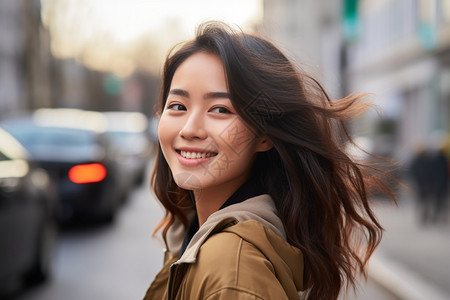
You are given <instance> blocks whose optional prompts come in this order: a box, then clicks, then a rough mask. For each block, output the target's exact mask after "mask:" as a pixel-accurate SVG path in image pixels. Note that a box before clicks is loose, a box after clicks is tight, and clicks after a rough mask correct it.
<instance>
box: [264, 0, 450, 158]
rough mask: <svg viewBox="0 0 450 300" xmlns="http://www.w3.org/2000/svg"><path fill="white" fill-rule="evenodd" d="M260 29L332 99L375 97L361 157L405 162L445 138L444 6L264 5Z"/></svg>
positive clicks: (448, 106) (449, 67)
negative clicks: (437, 137)
mask: <svg viewBox="0 0 450 300" xmlns="http://www.w3.org/2000/svg"><path fill="white" fill-rule="evenodd" d="M262 28H263V30H262V32H263V33H266V34H267V35H268V36H270V37H271V38H273V39H274V40H275V41H276V42H277V43H278V44H279V45H281V46H282V47H284V48H285V49H287V50H288V53H290V54H293V55H291V56H292V57H294V58H295V59H299V61H300V63H301V66H303V65H306V66H307V68H309V69H310V70H312V71H313V73H316V77H319V79H320V80H321V81H322V82H323V83H324V85H325V87H326V89H327V90H328V91H329V92H330V94H331V96H332V97H333V98H337V97H340V96H343V95H345V94H348V93H358V92H366V93H372V94H374V97H372V98H371V100H372V101H374V103H375V104H376V106H378V107H379V108H380V109H379V111H370V112H369V113H367V114H366V115H365V116H364V117H363V118H361V119H360V120H357V122H356V123H355V125H354V126H353V133H354V135H356V136H363V137H368V138H369V139H370V140H371V144H372V145H373V146H372V147H370V148H369V149H368V150H370V151H373V152H376V153H377V154H381V155H387V156H391V157H393V158H395V159H397V160H399V161H402V162H406V161H408V160H409V158H410V157H411V155H412V154H413V151H414V147H415V146H416V144H417V143H418V142H419V141H422V142H424V143H428V142H429V138H430V136H434V133H436V132H439V133H441V135H442V133H444V134H445V133H447V132H448V131H449V130H450V122H449V120H448V116H449V115H450V0H342V1H332V2H329V1H314V0H280V1H270V0H266V1H264V24H263V26H262Z"/></svg>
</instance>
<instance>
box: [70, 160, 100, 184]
mask: <svg viewBox="0 0 450 300" xmlns="http://www.w3.org/2000/svg"><path fill="white" fill-rule="evenodd" d="M105 177H106V168H105V167H104V166H103V165H101V164H97V163H94V164H85V165H77V166H74V167H72V168H71V169H70V170H69V179H70V180H71V181H72V182H74V183H91V182H99V181H102V180H103V179H105Z"/></svg>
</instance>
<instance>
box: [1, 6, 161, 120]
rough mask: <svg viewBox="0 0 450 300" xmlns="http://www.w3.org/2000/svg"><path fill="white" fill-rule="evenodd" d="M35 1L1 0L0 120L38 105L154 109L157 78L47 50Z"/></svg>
mask: <svg viewBox="0 0 450 300" xmlns="http://www.w3.org/2000/svg"><path fill="white" fill-rule="evenodd" d="M41 4H42V3H41V1H40V0H21V1H17V0H3V1H0V120H1V119H3V118H6V117H10V116H11V115H15V114H20V113H22V112H25V111H33V110H35V109H38V108H43V107H65V108H80V109H88V110H98V111H104V110H126V111H141V112H144V113H145V114H147V115H151V114H152V113H153V104H154V103H155V101H156V100H155V98H156V97H157V89H158V82H159V81H158V79H157V77H156V76H155V75H150V74H143V73H139V72H136V73H134V74H132V75H130V76H129V77H127V78H118V77H116V76H115V75H114V74H111V73H109V72H102V71H96V70H92V69H89V68H87V67H85V66H84V65H82V64H81V63H80V62H79V61H78V60H77V59H74V58H57V57H55V56H54V55H53V53H52V43H51V34H50V32H49V30H48V28H46V26H44V24H43V18H44V16H43V14H42V11H41V9H42V7H41Z"/></svg>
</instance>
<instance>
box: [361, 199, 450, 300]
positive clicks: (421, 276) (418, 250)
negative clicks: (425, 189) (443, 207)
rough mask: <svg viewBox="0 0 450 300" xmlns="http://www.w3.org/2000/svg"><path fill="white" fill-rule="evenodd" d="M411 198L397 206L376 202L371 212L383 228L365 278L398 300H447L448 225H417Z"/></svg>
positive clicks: (449, 268)
mask: <svg viewBox="0 0 450 300" xmlns="http://www.w3.org/2000/svg"><path fill="white" fill-rule="evenodd" d="M415 208H416V207H415V203H414V198H413V197H412V196H411V195H408V194H406V193H405V194H404V195H402V196H401V197H400V199H399V202H398V206H395V205H394V204H392V203H391V202H388V201H383V200H378V201H377V202H375V211H376V214H377V216H378V218H379V220H380V221H381V224H382V225H383V226H384V228H385V230H386V231H385V234H384V236H383V240H382V242H381V244H380V246H379V248H378V249H377V251H375V254H374V255H373V258H372V259H371V261H370V265H369V278H370V279H372V280H374V281H376V282H377V283H378V284H380V285H382V286H383V287H384V288H386V289H387V290H388V291H389V292H390V293H392V294H393V295H395V296H396V297H398V299H407V300H410V299H411V300H413V299H418V300H419V299H421V300H422V299H423V300H441V299H450V224H439V225H426V226H423V225H421V224H420V223H419V222H418V219H417V217H416V216H417V213H416V210H415Z"/></svg>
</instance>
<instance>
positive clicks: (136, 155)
mask: <svg viewBox="0 0 450 300" xmlns="http://www.w3.org/2000/svg"><path fill="white" fill-rule="evenodd" d="M103 115H104V116H105V118H106V120H107V125H106V128H105V131H104V133H105V136H106V138H107V139H108V143H109V154H110V156H111V158H112V159H114V160H115V161H116V162H117V166H118V172H119V173H120V175H119V176H120V178H121V180H120V183H119V184H120V185H121V190H122V191H123V193H124V194H126V193H127V192H128V191H130V190H131V189H132V188H133V187H134V186H136V185H140V184H142V183H143V180H144V178H145V175H146V172H147V167H148V163H149V159H150V156H151V154H152V151H153V145H152V143H151V140H150V137H149V135H148V130H147V129H148V119H147V117H146V116H145V115H144V114H142V113H139V112H123V111H110V112H103Z"/></svg>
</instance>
